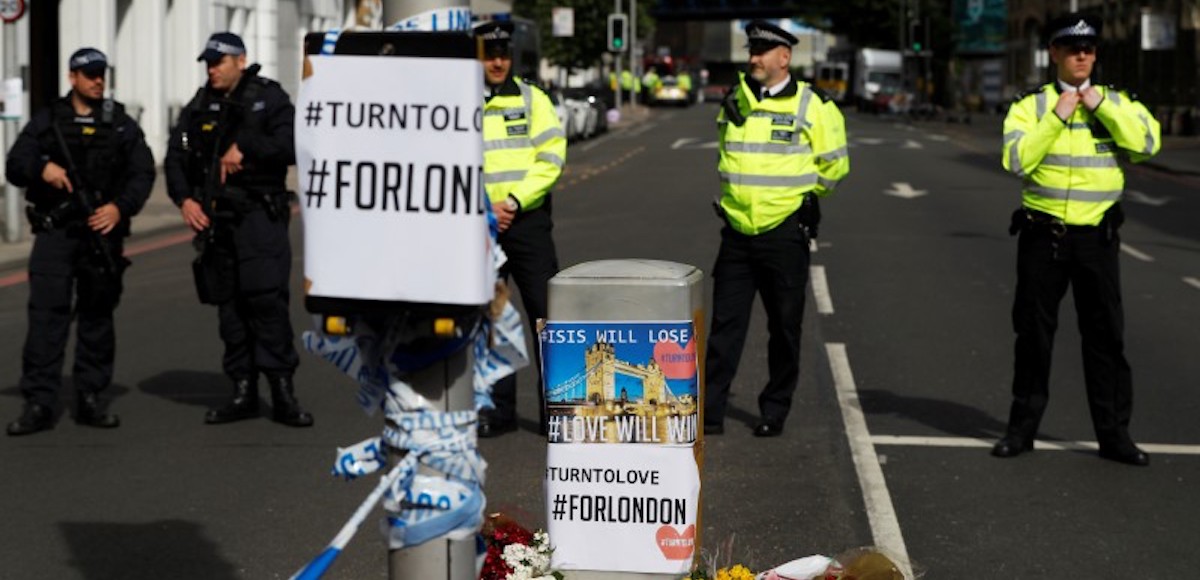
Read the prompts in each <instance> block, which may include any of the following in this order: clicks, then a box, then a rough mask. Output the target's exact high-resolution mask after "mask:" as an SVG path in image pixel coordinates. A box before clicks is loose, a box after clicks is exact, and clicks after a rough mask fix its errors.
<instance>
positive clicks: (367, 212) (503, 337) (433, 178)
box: [293, 55, 528, 580]
mask: <svg viewBox="0 0 1200 580" xmlns="http://www.w3.org/2000/svg"><path fill="white" fill-rule="evenodd" d="M306 66H311V73H312V74H311V75H307V76H306V79H305V81H304V82H303V84H302V86H301V89H300V93H299V97H298V98H297V110H296V162H297V169H298V171H299V185H300V206H301V211H302V215H303V218H304V225H305V232H304V233H305V237H304V254H305V257H304V273H305V278H306V281H305V284H306V290H307V292H308V295H309V296H310V297H320V298H334V299H348V300H370V301H386V302H396V303H427V304H442V305H485V304H487V303H489V302H490V301H491V299H492V297H493V294H494V291H495V288H494V286H495V281H496V270H497V268H498V267H499V265H500V264H501V263H502V262H503V259H504V258H503V253H502V252H501V251H499V249H498V246H497V244H496V241H495V238H494V234H493V233H492V232H491V230H490V228H489V216H490V210H489V209H488V207H489V206H488V201H487V196H486V193H485V192H484V187H483V183H482V178H483V140H482V125H483V116H482V115H483V113H482V106H481V101H480V95H481V94H482V92H483V89H482V77H483V73H482V69H481V65H480V63H479V61H478V60H476V59H474V58H437V57H421V58H409V57H370V56H349V55H337V56H325V55H320V56H312V57H310V59H309V63H308V65H306ZM306 72H307V70H306ZM389 80H391V81H395V82H384V81H389ZM387 330H388V329H377V328H370V327H369V325H368V324H363V325H360V327H359V328H356V329H355V330H353V331H352V333H351V335H350V336H333V335H329V334H326V333H324V332H323V331H322V330H320V329H318V330H313V331H308V332H305V333H304V345H305V348H306V349H307V350H308V351H309V352H311V353H313V354H315V355H317V356H320V357H322V358H324V359H326V360H328V361H330V362H331V363H333V364H335V365H336V366H337V367H338V369H339V370H341V371H342V372H343V373H344V374H346V375H347V376H349V377H350V378H351V379H353V380H354V382H356V383H357V384H358V386H359V392H358V402H359V404H360V405H361V406H362V407H363V408H364V410H365V411H366V412H367V413H368V414H373V413H375V412H376V411H378V410H380V409H382V410H383V411H384V413H385V414H386V416H387V419H388V421H389V422H390V423H391V424H392V425H394V426H395V427H391V426H385V428H384V430H383V433H382V435H381V436H379V437H373V438H371V439H367V440H365V441H362V442H359V443H357V444H354V445H351V446H349V447H346V448H340V449H338V453H337V459H336V461H335V464H334V468H333V473H334V475H338V476H342V477H345V478H346V479H354V478H358V477H362V476H365V475H368V474H371V473H377V472H378V473H382V474H383V475H382V477H381V478H380V481H379V482H378V484H377V485H376V486H375V488H374V489H373V491H371V493H370V494H369V495H368V497H367V499H366V500H365V501H364V502H363V504H362V505H361V506H360V507H359V509H358V510H357V511H356V512H355V513H354V515H352V516H351V518H350V520H349V521H348V522H347V523H346V524H345V525H344V526H343V527H342V528H341V531H340V532H339V533H338V534H337V535H336V536H335V538H334V539H333V541H332V542H331V543H330V544H329V546H328V547H327V548H326V549H325V550H324V551H323V552H322V553H321V554H320V555H319V556H318V557H317V558H315V559H314V560H313V561H312V562H310V563H309V564H308V565H307V566H305V567H304V568H302V569H301V570H300V571H299V572H297V574H296V575H295V576H293V578H303V579H306V580H307V579H312V578H319V577H320V576H321V575H322V574H323V573H324V571H325V570H327V569H328V568H329V566H330V565H331V563H332V562H333V560H334V559H335V558H336V557H337V555H338V554H339V553H340V552H341V551H342V549H343V548H344V547H345V546H346V544H347V543H348V542H349V540H350V539H351V538H352V537H353V536H354V533H355V532H356V531H357V529H358V527H359V525H360V524H361V523H362V522H363V521H364V519H365V518H366V517H367V515H368V514H370V513H371V511H372V508H373V507H374V505H375V504H376V503H377V502H379V501H380V499H383V502H384V508H385V510H386V511H387V512H388V517H387V518H386V519H385V525H384V529H385V533H386V534H387V535H388V541H389V546H390V548H391V549H401V548H406V547H411V546H416V545H420V544H422V543H425V542H428V541H431V540H434V539H438V538H447V539H459V540H461V539H466V538H470V537H472V536H473V535H474V534H475V533H476V532H477V531H478V530H479V527H480V525H481V523H482V519H483V506H484V497H483V490H482V484H483V480H484V475H485V470H486V463H485V462H484V461H483V459H482V457H481V456H480V454H479V452H478V448H477V446H476V435H475V424H476V410H475V409H478V408H481V407H487V406H490V405H491V399H490V391H491V387H492V385H493V384H495V382H496V381H497V380H499V379H500V378H502V377H504V376H507V375H508V374H511V373H513V372H515V370H516V369H518V368H520V367H521V366H523V365H524V364H526V363H527V361H528V356H527V353H526V352H525V339H524V335H523V334H522V332H523V331H522V328H521V320H520V316H519V314H518V313H517V312H516V310H515V309H514V308H513V307H512V305H511V304H507V305H505V307H504V310H503V312H502V313H501V314H500V315H499V316H496V317H495V318H494V319H491V318H488V317H484V320H483V321H482V323H481V324H480V325H479V326H478V327H477V328H475V329H474V330H473V331H472V333H470V334H467V335H464V336H463V337H461V341H462V343H463V344H464V346H463V347H462V348H471V349H472V352H473V353H474V368H473V371H474V376H473V385H474V387H473V388H474V400H475V409H470V410H459V411H446V412H443V411H442V410H440V409H436V408H434V406H433V405H432V404H431V403H430V402H429V400H427V399H426V398H425V397H422V396H421V395H420V394H418V393H417V392H416V391H415V390H414V389H413V387H412V386H411V385H409V384H408V383H407V382H406V376H407V374H406V371H405V370H404V368H403V365H402V364H401V363H400V362H397V361H399V360H401V359H402V358H403V356H402V355H403V353H402V352H401V350H400V349H396V350H394V351H390V350H389V349H394V348H395V346H396V345H395V344H389V343H388V342H387V340H388V339H387V338H386V337H387V336H388V333H387ZM387 448H394V449H396V450H399V453H400V454H401V456H402V458H401V459H400V460H399V461H397V462H396V464H395V465H394V466H392V467H391V468H388V467H387V463H388V457H387V452H386V451H385V450H386V449H387ZM418 463H419V464H420V465H423V466H427V467H429V468H432V469H433V470H435V471H438V472H440V473H442V474H444V477H440V476H430V475H425V474H419V473H417V471H418V467H419V466H418Z"/></svg>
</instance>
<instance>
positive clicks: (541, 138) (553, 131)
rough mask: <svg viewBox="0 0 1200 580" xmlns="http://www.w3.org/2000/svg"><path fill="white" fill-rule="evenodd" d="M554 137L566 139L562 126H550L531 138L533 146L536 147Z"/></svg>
mask: <svg viewBox="0 0 1200 580" xmlns="http://www.w3.org/2000/svg"><path fill="white" fill-rule="evenodd" d="M555 137H562V138H563V139H566V138H567V134H566V133H564V132H563V130H562V127H551V128H549V129H546V130H545V131H542V132H541V134H539V135H538V136H537V137H534V138H533V146H534V147H537V146H539V145H543V144H545V143H546V142H547V141H549V140H551V139H553V138H555Z"/></svg>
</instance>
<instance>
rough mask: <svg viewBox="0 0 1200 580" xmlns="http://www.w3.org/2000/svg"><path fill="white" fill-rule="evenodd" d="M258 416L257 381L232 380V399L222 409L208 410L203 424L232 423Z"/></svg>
mask: <svg viewBox="0 0 1200 580" xmlns="http://www.w3.org/2000/svg"><path fill="white" fill-rule="evenodd" d="M257 416H258V381H256V380H254V379H234V380H233V398H231V399H229V402H228V403H226V404H225V406H224V407H220V408H218V409H209V410H208V413H207V414H205V415H204V422H205V423H208V424H209V425H216V424H218V423H232V422H234V421H241V420H243V419H253V418H255V417H257Z"/></svg>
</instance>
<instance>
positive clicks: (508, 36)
mask: <svg viewBox="0 0 1200 580" xmlns="http://www.w3.org/2000/svg"><path fill="white" fill-rule="evenodd" d="M513 30H514V27H513V23H511V22H485V23H483V24H480V25H479V26H476V27H475V37H476V38H481V39H483V41H484V42H492V41H503V42H507V41H510V40H512V33H513Z"/></svg>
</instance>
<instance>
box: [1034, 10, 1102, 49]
mask: <svg viewBox="0 0 1200 580" xmlns="http://www.w3.org/2000/svg"><path fill="white" fill-rule="evenodd" d="M1100 28H1101V23H1100V19H1099V18H1096V17H1095V16H1090V15H1086V14H1080V13H1078V12H1072V13H1070V14H1064V15H1062V16H1059V17H1057V18H1055V19H1054V20H1051V21H1050V23H1049V24H1047V25H1046V43H1047V44H1071V43H1074V42H1096V39H1097V38H1099V37H1100Z"/></svg>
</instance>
